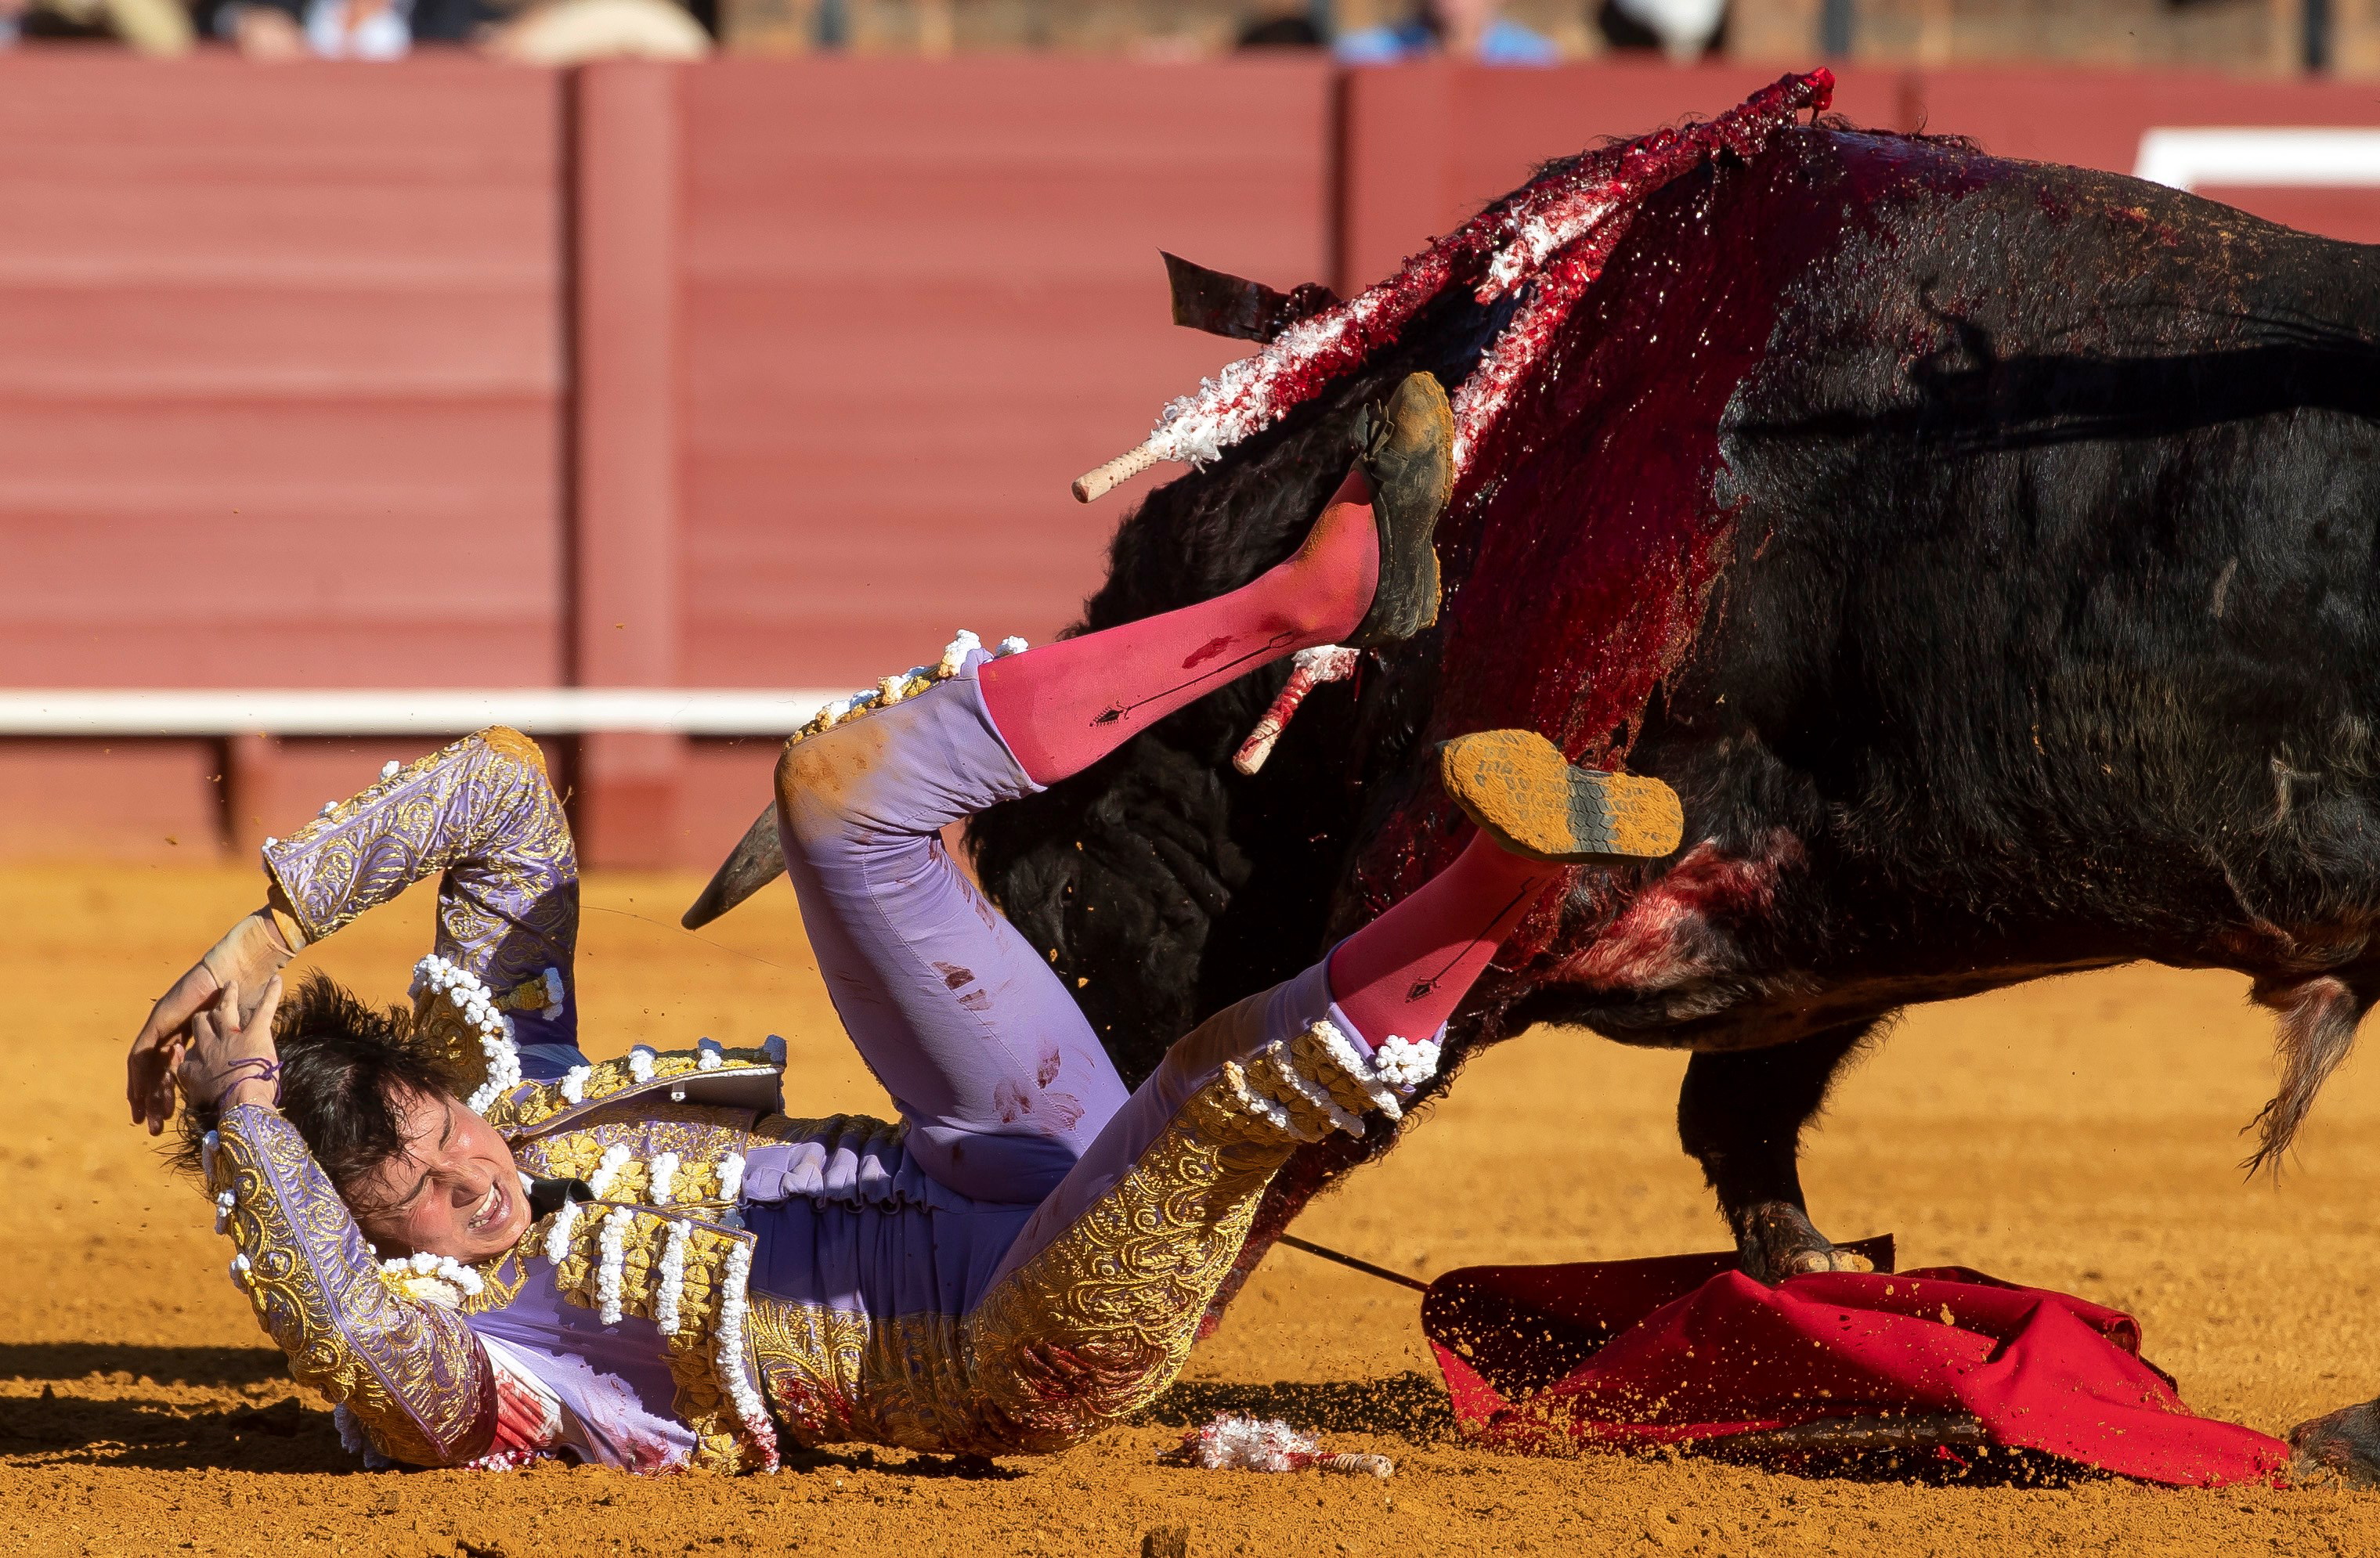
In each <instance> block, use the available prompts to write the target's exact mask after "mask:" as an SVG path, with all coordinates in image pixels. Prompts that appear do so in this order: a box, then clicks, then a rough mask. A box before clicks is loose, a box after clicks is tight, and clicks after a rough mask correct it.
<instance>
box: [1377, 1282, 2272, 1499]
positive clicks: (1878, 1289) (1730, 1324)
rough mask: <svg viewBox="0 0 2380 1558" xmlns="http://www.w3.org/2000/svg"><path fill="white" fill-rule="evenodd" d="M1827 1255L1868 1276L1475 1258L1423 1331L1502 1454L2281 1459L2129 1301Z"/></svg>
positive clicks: (2156, 1470) (2264, 1472) (2216, 1476)
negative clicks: (2198, 1409) (2146, 1346)
mask: <svg viewBox="0 0 2380 1558" xmlns="http://www.w3.org/2000/svg"><path fill="white" fill-rule="evenodd" d="M1846 1248H1850V1249H1853V1250H1859V1251H1860V1252H1861V1253H1863V1254H1866V1255H1868V1256H1869V1258H1870V1259H1871V1260H1875V1261H1876V1263H1877V1265H1878V1266H1880V1267H1883V1268H1886V1269H1884V1270H1880V1271H1878V1272H1876V1273H1873V1274H1870V1273H1848V1272H1846V1273H1830V1274H1816V1275H1811V1276H1797V1277H1791V1278H1789V1279H1788V1280H1786V1281H1785V1282H1782V1283H1780V1284H1779V1285H1778V1286H1775V1287H1764V1286H1761V1285H1760V1284H1759V1283H1756V1282H1755V1281H1753V1280H1752V1279H1751V1278H1749V1277H1746V1276H1744V1275H1743V1274H1742V1273H1740V1272H1738V1271H1736V1270H1734V1269H1733V1268H1734V1265H1735V1257H1734V1256H1733V1255H1732V1254H1727V1255H1680V1256H1670V1257H1665V1258H1663V1259H1659V1260H1651V1261H1617V1262H1597V1263H1592V1264H1583V1265H1568V1266H1473V1267H1468V1268H1465V1269H1464V1270H1462V1271H1456V1272H1450V1273H1448V1274H1446V1275H1445V1276H1442V1277H1440V1278H1439V1279H1438V1281H1436V1282H1434V1283H1432V1284H1431V1285H1430V1289H1429V1293H1428V1295H1427V1297H1426V1298H1424V1299H1423V1300H1422V1328H1423V1330H1424V1331H1425V1332H1426V1333H1427V1335H1428V1336H1429V1339H1430V1345H1431V1347H1432V1348H1433V1350H1435V1351H1436V1352H1437V1354H1438V1363H1439V1369H1440V1370H1441V1371H1443V1372H1444V1373H1445V1376H1446V1384H1447V1390H1448V1392H1449V1393H1450V1394H1451V1395H1452V1397H1453V1404H1454V1414H1455V1419H1456V1421H1457V1422H1458V1423H1460V1424H1461V1426H1462V1427H1463V1431H1464V1432H1465V1433H1466V1434H1468V1435H1470V1436H1472V1437H1473V1438H1475V1439H1476V1440H1478V1441H1480V1442H1483V1443H1488V1444H1492V1445H1495V1446H1497V1447H1499V1448H1503V1449H1511V1450H1518V1451H1524V1452H1534V1453H1536V1454H1548V1453H1553V1454H1563V1453H1569V1452H1572V1451H1575V1450H1580V1449H1587V1448H1612V1449H1651V1448H1653V1447H1655V1446H1658V1445H1664V1444H1681V1443H1687V1442H1694V1443H1699V1444H1702V1445H1704V1446H1706V1447H1712V1443H1713V1442H1714V1441H1729V1440H1734V1441H1737V1442H1738V1443H1740V1445H1741V1446H1742V1447H1743V1449H1746V1450H1751V1449H1754V1448H1755V1447H1766V1446H1778V1447H1782V1448H1791V1447H1792V1446H1794V1445H1797V1444H1798V1445H1801V1446H1803V1447H1805V1448H1806V1447H1807V1446H1808V1445H1809V1444H1810V1443H1814V1442H1819V1443H1823V1442H1826V1441H1827V1440H1828V1437H1829V1435H1831V1436H1832V1439H1833V1443H1834V1445H1835V1447H1838V1448H1840V1447H1842V1446H1851V1447H1853V1448H1857V1447H1860V1446H1861V1445H1863V1444H1865V1445H1869V1446H1873V1447H1878V1448H1882V1447H1896V1448H1902V1449H1906V1448H1910V1447H1912V1446H1913V1444H1917V1445H1927V1446H1930V1445H1938V1444H1945V1443H1968V1444H1970V1445H1973V1444H1978V1443H1987V1444H1990V1445H1995V1446H2001V1447H2005V1448H2009V1449H2019V1450H2032V1451H2039V1452H2043V1453H2046V1454H2048V1455H2057V1456H2060V1457H2063V1458H2064V1459H2067V1460H2070V1461H2075V1462H2079V1463H2081V1464H2082V1465H2084V1466H2090V1467H2099V1468H2101V1469H2103V1470H2106V1471H2111V1472H2116V1473H2119V1474H2120V1475H2122V1476H2126V1477H2137V1478H2142V1479H2146V1480H2148V1481H2153V1482H2168V1483H2173V1484H2177V1485H2180V1486H2187V1487H2216V1486H2220V1485H2222V1484H2224V1483H2227V1482H2240V1481H2249V1480H2270V1479H2273V1477H2274V1476H2275V1474H2276V1473H2277V1472H2278V1471H2279V1470H2280V1468H2281V1467H2283V1466H2284V1465H2286V1464H2287V1462H2288V1460H2289V1447H2288V1446H2287V1445H2285V1444H2283V1443H2281V1442H2280V1441H2279V1440H2277V1439H2273V1438H2270V1437H2268V1436H2266V1435H2265V1434H2261V1433H2258V1432H2255V1431H2253V1430H2251V1429H2246V1428H2241V1427H2240V1426H2239V1425H2238V1424H2236V1423H2226V1422H2217V1421H2216V1420H2214V1419H2209V1418H2201V1417H2197V1416H2195V1415H2193V1414H2192V1412H2191V1410H2190V1409H2189V1408H2188V1407H2184V1406H2183V1405H2182V1403H2181V1397H2180V1395H2179V1394H2178V1393H2177V1392H2176V1391H2175V1389H2174V1383H2173V1381H2172V1380H2171V1379H2170V1378H2169V1377H2168V1376H2167V1375H2166V1374H2165V1373H2164V1372H2163V1371H2159V1370H2158V1369H2156V1368H2155V1366H2153V1365H2151V1364H2150V1363H2148V1362H2146V1361H2145V1360H2144V1359H2142V1357H2141V1356H2140V1346H2141V1332H2140V1326H2139V1324H2138V1323H2137V1322H2134V1321H2133V1319H2132V1317H2131V1316H2130V1315H2128V1314H2124V1313H2121V1312H2119V1311H2118V1310H2111V1309H2108V1308H2107V1307H2105V1306H2104V1305H2100V1304H2094V1303H2091V1302H2088V1301H2087V1300H2084V1299H2082V1298H2073V1297H2070V1296H2069V1295H2067V1294H2064V1293H2053V1292H2049V1291H2047V1290H2046V1289H2043V1288H2038V1287H2019V1286H2016V1285H2014V1284H2012V1283H2007V1282H2002V1281H2000V1280H1998V1278H1997V1277H1990V1276H1985V1274H1983V1273H1981V1272H1975V1271H1969V1270H1967V1269H1966V1268H1964V1267H1961V1266H1937V1267H1932V1268H1928V1269H1926V1270H1923V1271H1913V1272H1901V1273H1898V1274H1894V1273H1891V1272H1890V1270H1889V1267H1890V1265H1891V1261H1892V1257H1891V1241H1890V1239H1889V1238H1882V1239H1874V1240H1868V1241H1865V1242H1864V1243H1862V1244H1858V1245H1852V1246H1847V1247H1846ZM1879 1257H1880V1258H1879ZM1896 1423H1899V1424H1910V1425H1917V1426H1916V1427H1915V1431H1914V1432H1913V1433H1910V1432H1902V1433H1900V1434H1899V1435H1898V1437H1896V1431H1895V1429H1894V1425H1895V1424H1896ZM1811 1425H1816V1426H1815V1429H1814V1428H1813V1427H1812V1426H1811ZM1863 1436H1864V1437H1863Z"/></svg>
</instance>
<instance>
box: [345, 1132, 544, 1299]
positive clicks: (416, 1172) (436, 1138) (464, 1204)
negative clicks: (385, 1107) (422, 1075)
mask: <svg viewBox="0 0 2380 1558" xmlns="http://www.w3.org/2000/svg"><path fill="white" fill-rule="evenodd" d="M390 1102H391V1104H392V1105H395V1108H396V1112H397V1117H398V1118H399V1119H400V1120H401V1121H402V1122H403V1124H404V1129H405V1149H404V1151H402V1152H400V1153H396V1154H395V1156H393V1157H389V1158H384V1159H383V1160H382V1161H381V1162H380V1164H378V1165H376V1166H375V1167H374V1168H373V1169H372V1171H371V1172H370V1174H368V1175H366V1176H364V1177H363V1178H360V1179H358V1181H356V1183H354V1184H353V1185H350V1186H348V1187H346V1191H347V1194H346V1200H347V1203H348V1205H349V1206H350V1207H352V1208H353V1209H354V1210H355V1214H356V1223H357V1225H358V1226H360V1227H361V1228H362V1229H363V1231H364V1237H365V1238H368V1239H370V1241H371V1242H372V1243H373V1244H374V1245H376V1246H377V1247H378V1248H379V1250H380V1252H381V1254H382V1255H383V1256H396V1255H412V1254H431V1255H451V1256H453V1257H454V1258H455V1260H457V1261H460V1262H464V1263H465V1264H467V1265H468V1264H469V1263H471V1262H475V1261H484V1260H487V1259H490V1258H491V1257H492V1256H496V1255H501V1254H503V1253H504V1251H505V1250H510V1249H511V1248H512V1247H513V1246H514V1245H516V1244H517V1243H519V1242H520V1237H521V1235H522V1234H523V1233H525V1232H526V1231H528V1224H529V1215H528V1197H527V1196H526V1195H524V1194H522V1193H521V1188H520V1178H519V1171H518V1169H517V1167H516V1165H515V1164H514V1162H513V1150H512V1148H511V1146H510V1145H509V1144H507V1143H506V1142H505V1141H504V1138H503V1137H502V1136H500V1135H498V1134H497V1133H496V1130H495V1128H494V1127H492V1126H491V1125H489V1124H488V1122H487V1121H485V1120H483V1119H481V1118H480V1117H479V1116H477V1115H475V1114H473V1113H472V1112H471V1111H470V1110H468V1109H467V1108H465V1107H464V1106H463V1104H462V1101H461V1100H460V1099H457V1098H455V1097H454V1096H453V1095H452V1094H450V1093H436V1094H431V1093H406V1094H405V1095H404V1096H402V1097H400V1098H393V1099H391V1100H390Z"/></svg>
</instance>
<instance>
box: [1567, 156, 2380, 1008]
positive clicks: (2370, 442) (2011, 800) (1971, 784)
mask: <svg viewBox="0 0 2380 1558" xmlns="http://www.w3.org/2000/svg"><path fill="white" fill-rule="evenodd" d="M1835 150H1836V151H1837V153H1838V154H1839V155H1840V158H1841V176H1840V181H1839V183H1838V184H1837V185H1836V187H1835V188H1836V190H1837V191H1838V192H1843V193H1847V195H1848V197H1849V198H1845V199H1841V201H1840V205H1839V206H1838V208H1837V209H1838V211H1840V230H1839V235H1838V236H1837V237H1836V239H1835V240H1834V241H1833V242H1831V243H1830V244H1828V246H1826V247H1825V248H1823V249H1822V251H1821V252H1819V253H1818V254H1817V255H1816V257H1815V259H1814V260H1812V261H1811V262H1810V264H1809V265H1808V266H1807V268H1806V269H1805V270H1804V271H1803V272H1802V273H1801V274H1800V275H1799V276H1797V277H1796V278H1795V280H1794V281H1793V283H1792V284H1791V286H1790V287H1789V289H1788V291H1787V294H1786V296H1784V297H1783V299H1782V301H1781V306H1780V307H1779V310H1778V313H1777V318H1776V320H1775V323H1774V328H1773V330H1772V331H1771V333H1770V335H1769V338H1768V342H1767V350H1766V352H1765V353H1764V355H1763V356H1762V358H1761V361H1760V363H1759V365H1758V366H1757V368H1755V370H1754V371H1753V372H1751V373H1750V374H1749V375H1748V376H1746V377H1745V379H1744V380H1743V382H1742V384H1741V386H1740V387H1739V389H1738V391H1737V393H1736V394H1735V395H1734V397H1733V399H1732V400H1731V402H1730V405H1729V406H1728V409H1727V412H1726V414H1725V417H1724V419H1723V422H1722V426H1721V429H1720V433H1719V444H1720V456H1721V457H1720V460H1719V462H1718V476H1717V477H1716V478H1715V480H1714V482H1713V485H1712V489H1711V501H1712V503H1713V505H1714V510H1715V512H1718V513H1724V514H1726V515H1728V516H1730V523H1731V525H1732V526H1733V529H1732V532H1731V536H1730V556H1729V559H1728V561H1727V563H1726V565H1725V567H1724V568H1723V569H1721V570H1720V571H1719V572H1718V575H1717V577H1716V579H1715V582H1714V587H1713V590H1712V593H1711V596H1710V598H1709V602H1708V607H1707V610H1706V614H1705V617H1704V619H1703V622H1702V626H1701V630H1700V632H1699V634H1698V635H1697V641H1696V643H1695V644H1694V646H1693V648H1692V649H1691V650H1690V651H1689V652H1688V653H1687V655H1686V656H1685V657H1684V658H1683V659H1682V662H1681V664H1680V666H1679V668H1678V670H1676V671H1675V672H1674V673H1673V674H1672V675H1671V677H1670V680H1669V681H1668V682H1667V683H1666V685H1665V688H1664V691H1663V694H1662V695H1661V697H1660V699H1659V700H1658V704H1657V706H1656V708H1655V710H1654V712H1653V714H1652V717H1651V719H1650V720H1649V722H1648V724H1647V727H1646V729H1645V733H1644V735H1643V736H1642V737H1641V738H1640V739H1639V741H1638V742H1637V743H1636V747H1635V751H1634V754H1633V760H1634V762H1635V764H1636V766H1637V767H1642V768H1645V769H1648V770H1649V771H1652V772H1656V773H1660V774H1663V775H1664V776H1665V777H1668V778H1670V779H1672V781H1673V782H1675V783H1677V784H1678V785H1679V787H1680V789H1681V790H1682V792H1683V793H1684V794H1685V797H1686V800H1687V811H1688V822H1689V830H1690V836H1697V837H1701V838H1704V839H1708V840H1709V846H1710V849H1711V850H1712V851H1715V852H1716V854H1717V855H1718V857H1720V858H1721V859H1723V860H1726V861H1733V862H1742V863H1748V865H1749V869H1750V870H1751V872H1752V875H1753V876H1754V877H1756V878H1757V880H1756V883H1755V886H1756V888H1757V890H1756V891H1752V892H1749V893H1747V894H1743V895H1739V897H1738V898H1737V899H1736V900H1729V899H1728V898H1727V896H1726V895H1725V894H1724V893H1720V894H1718V895H1717V896H1716V897H1714V898H1711V899H1709V900H1706V903H1705V907H1706V909H1707V911H1708V912H1707V913H1706V916H1705V918H1704V921H1703V923H1702V924H1701V925H1700V926H1699V929H1698V935H1697V936H1696V938H1695V939H1694V944H1693V945H1692V946H1691V947H1687V946H1683V945H1681V946H1680V947H1678V948H1674V949H1673V950H1674V951H1675V953H1676V956H1674V957H1673V958H1671V959H1670V961H1669V963H1668V964H1667V965H1666V966H1665V965H1663V964H1662V962H1661V960H1658V959H1656V960H1649V961H1647V962H1646V963H1645V964H1644V965H1643V966H1642V967H1640V968H1636V969H1632V970H1623V971H1619V973H1618V975H1617V976H1616V977H1610V976H1611V975H1612V974H1613V971H1612V970H1610V969H1609V968H1603V969H1599V970H1598V969H1597V967H1596V966H1595V965H1594V964H1593V960H1592V949H1591V948H1569V949H1567V956H1566V960H1564V961H1563V962H1561V963H1560V964H1559V965H1557V972H1556V979H1557V982H1559V980H1560V976H1561V974H1563V973H1568V974H1571V975H1573V976H1574V975H1576V974H1577V973H1578V972H1581V971H1582V970H1583V969H1584V970H1585V971H1586V972H1589V973H1590V974H1595V975H1598V976H1604V983H1603V984H1602V986H1601V987H1600V988H1594V987H1592V986H1593V985H1594V983H1595V981H1594V979H1593V978H1590V979H1588V980H1586V981H1585V982H1584V983H1582V982H1580V981H1578V980H1577V979H1575V978H1573V979H1572V981H1571V986H1570V988H1569V989H1568V991H1567V992H1566V993H1565V994H1564V996H1562V997H1560V998H1563V999H1567V1000H1568V1001H1569V1002H1570V1003H1571V1004H1572V1006H1573V1010H1572V1011H1571V1012H1570V1015H1575V1016H1585V1017H1587V1018H1588V1020H1590V1021H1595V1020H1596V1019H1597V1016H1598V1015H1599V1016H1600V1017H1601V1018H1602V1019H1603V1021H1597V1025H1598V1026H1603V1027H1606V1029H1607V1031H1622V1030H1633V1033H1634V1036H1639V1037H1643V1038H1649V1039H1655V1040H1658V1041H1663V1042H1686V1043H1693V1044H1696V1045H1707V1046H1727V1045H1740V1044H1752V1043H1770V1042H1776V1041H1778V1040H1780V1039H1785V1038H1791V1037H1794V1036H1797V1035H1798V1034H1799V1033H1803V1032H1810V1031H1814V1030H1815V1029H1816V1028H1818V1027H1822V1026H1825V1025H1826V1024H1827V1023H1828V1022H1831V1021H1841V1020H1843V1019H1844V1018H1846V1017H1849V1016H1853V1015H1857V1014H1858V1013H1859V1012H1860V1011H1862V1010H1879V1009H1883V1008H1888V1007H1890V1006H1894V1005H1899V1004H1901V1003H1902V1002H1903V1001H1906V1000H1911V999H1924V998H1928V997H1930V996H1946V995H1954V994H1960V993H1963V992H1964V991H1967V990H1972V989H1977V988H1983V987H1987V986H1988V985H1990V984H1999V983H2007V982H2010V981H2011V980H2014V979H2019V978H2023V977H2027V976H2029V975H2031V974H2034V973H2038V972H2049V971H2051V970H2054V969H2058V968H2069V967H2080V966H2089V965H2091V964H2095V963H2103V962H2108V961H2115V960H2125V959H2130V958H2138V957H2152V958H2158V959H2161V960H2168V961H2174V962H2204V963H2218V964H2226V965H2230V966H2239V967H2243V968H2248V969H2251V970H2252V971H2254V972H2263V973H2281V972H2289V971H2292V970H2296V971H2302V970H2303V969H2305V968H2307V967H2313V966H2338V965H2340V964H2342V963H2348V962H2352V961H2353V960H2357V959H2360V958H2361V957H2362V956H2363V954H2362V938H2363V937H2364V936H2365V935H2366V934H2367V933H2368V925H2369V924H2370V922H2371V921H2372V920H2373V918H2374V915H2375V912H2380V782H2375V779H2374V775H2380V748H2375V745H2374V743H2375V741H2380V707H2375V705H2380V588H2375V582H2376V581H2375V575H2380V458H2375V456H2380V430H2376V429H2375V423H2374V416H2375V413H2380V352H2375V351H2374V348H2373V346H2372V345H2371V344H2369V343H2371V342H2373V341H2374V340H2380V255H2375V251H2374V250H2371V249H2367V248H2362V247H2361V246H2355V245H2347V244H2340V243H2336V242H2332V241H2328V240H2324V239H2319V238H2315V237H2312V236H2307V235H2303V234H2299V233H2294V232H2291V231H2289V230H2287V229H2283V228H2278V227H2275V226H2273V225H2271V224H2269V223H2262V222H2259V221H2257V220H2255V219H2253V218H2251V217H2248V216H2245V215H2243V214H2242V213H2240V212H2237V211H2230V210H2229V209H2228V208H2225V207H2221V206H2217V205H2215V204H2213V203H2212V202H2208V201H2204V200H2201V199H2194V198H2192V197H2190V196H2187V195H2183V194H2180V193H2178V192H2175V191H2170V190H2165V189H2161V188H2158V187H2154V186H2148V185H2143V184H2140V183H2138V182H2135V181H2132V180H2129V179H2121V178H2116V177H2112V176H2109V175H2095V174H2088V173H2083V172H2080V171H2078V170H2072V169H2064V168H2056V167H2046V166H2039V165H2032V164H2016V163H1999V162H1995V161H1992V160H1990V159H1984V158H1979V157H1976V156H1974V155H1973V154H1972V153H1966V152H1961V151H1957V150H1955V149H1939V150H1937V149H1924V148H1912V147H1911V146H1910V145H1909V144H1908V143H1906V142H1898V141H1867V140H1865V139H1863V138H1838V139H1837V140H1836V143H1835ZM1688 965H1691V966H1688ZM1682 970H1683V972H1681V971H1682ZM1581 1007H1583V1008H1585V1009H1576V1008H1581Z"/></svg>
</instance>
